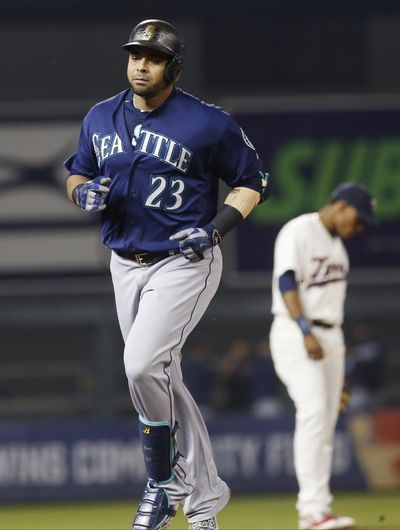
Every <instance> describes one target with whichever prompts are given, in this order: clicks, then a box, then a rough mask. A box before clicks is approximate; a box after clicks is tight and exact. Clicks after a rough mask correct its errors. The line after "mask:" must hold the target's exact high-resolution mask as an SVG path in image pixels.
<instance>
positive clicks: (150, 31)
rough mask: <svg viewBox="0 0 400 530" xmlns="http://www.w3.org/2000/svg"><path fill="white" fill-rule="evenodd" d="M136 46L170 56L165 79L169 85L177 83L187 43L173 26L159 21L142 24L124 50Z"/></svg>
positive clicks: (136, 27) (133, 33)
mask: <svg viewBox="0 0 400 530" xmlns="http://www.w3.org/2000/svg"><path fill="white" fill-rule="evenodd" d="M135 46H144V47H146V48H153V49H154V50H157V51H159V52H161V53H165V54H166V55H168V56H169V57H170V60H169V62H168V64H167V68H166V69H165V78H166V80H167V81H168V82H169V83H174V82H175V81H176V78H177V76H178V74H179V72H180V71H181V68H182V63H183V55H184V50H185V42H184V40H183V36H182V34H181V33H180V32H179V31H178V30H177V29H176V28H175V27H174V26H173V25H172V24H170V23H169V22H165V21H164V20H157V19H150V20H144V21H143V22H140V23H139V24H138V25H137V26H135V27H134V28H133V30H132V31H131V34H130V36H129V41H128V42H127V43H126V44H124V45H123V46H122V48H123V49H124V50H128V51H132V50H133V49H134V48H135Z"/></svg>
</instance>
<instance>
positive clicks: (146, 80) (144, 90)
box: [127, 48, 168, 98]
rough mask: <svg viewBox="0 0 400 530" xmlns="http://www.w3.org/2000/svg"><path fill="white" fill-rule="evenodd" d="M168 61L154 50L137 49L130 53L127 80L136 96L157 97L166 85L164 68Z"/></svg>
mask: <svg viewBox="0 0 400 530" xmlns="http://www.w3.org/2000/svg"><path fill="white" fill-rule="evenodd" d="M167 63H168V59H167V58H166V57H165V55H162V54H159V53H157V52H155V51H154V50H150V49H145V48H143V49H142V48H139V50H138V51H134V52H131V53H130V55H129V61H128V72H127V73H128V80H129V83H130V84H131V86H132V88H133V91H134V92H135V94H137V95H138V96H142V97H144V98H151V97H153V96H155V95H157V94H158V93H159V92H160V91H161V90H162V89H163V88H165V87H166V86H167V85H168V83H167V81H166V80H165V68H166V66H167Z"/></svg>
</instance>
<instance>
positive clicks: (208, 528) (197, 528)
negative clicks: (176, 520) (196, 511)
mask: <svg viewBox="0 0 400 530" xmlns="http://www.w3.org/2000/svg"><path fill="white" fill-rule="evenodd" d="M189 530H218V523H217V518H216V517H215V516H214V517H211V519H206V520H205V521H197V522H196V523H189Z"/></svg>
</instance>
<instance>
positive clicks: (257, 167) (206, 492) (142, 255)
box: [65, 20, 269, 530]
mask: <svg viewBox="0 0 400 530" xmlns="http://www.w3.org/2000/svg"><path fill="white" fill-rule="evenodd" d="M123 49H125V50H127V52H128V55H129V58H128V80H129V83H130V85H131V87H130V88H128V89H127V90H124V91H123V92H121V93H119V94H117V95H116V96H114V97H111V98H110V99H108V100H106V101H102V102H100V103H98V104H97V105H95V106H94V107H93V108H92V109H91V110H90V111H89V113H88V114H87V116H86V117H85V119H84V121H83V126H82V129H81V134H80V138H79V143H78V148H77V152H76V153H75V154H74V155H73V156H71V157H70V158H69V159H68V160H67V161H66V162H65V166H66V168H67V169H68V171H69V176H68V179H67V194H68V197H69V198H70V199H71V200H72V201H73V202H75V203H76V204H77V205H78V206H80V207H81V208H82V209H83V210H86V211H91V212H94V211H102V237H103V243H104V245H105V246H106V247H108V248H109V249H111V251H112V252H111V266H110V267H111V275H112V281H113V286H114V291H115V300H116V307H117V314H118V319H119V323H120V327H121V331H122V335H123V338H124V341H125V350H124V364H125V371H126V375H127V379H128V385H129V390H130V394H131V398H132V402H133V405H134V408H135V409H136V411H137V413H138V414H139V432H140V437H141V441H142V446H143V453H144V460H145V466H146V470H147V473H148V477H149V479H148V483H147V485H146V488H145V491H144V494H143V498H142V500H141V502H140V505H139V508H138V511H137V514H136V517H135V519H134V522H133V528H134V529H135V530H139V529H151V530H156V529H161V528H165V527H166V526H168V524H169V523H170V521H171V518H172V517H173V516H174V515H175V511H176V508H177V507H178V505H180V504H182V505H183V511H184V513H185V515H186V517H187V518H188V520H189V528H190V529H191V530H198V529H202V530H207V529H209V530H211V529H215V528H217V521H216V514H217V513H218V512H219V511H220V510H221V509H222V508H223V507H224V506H225V504H226V503H227V502H228V499H229V494H230V492H229V488H228V486H227V485H226V483H225V482H224V481H223V480H221V478H219V476H218V473H217V470H216V467H215V464H214V460H213V455H212V450H211V446H210V440H209V437H208V433H207V430H206V427H205V424H204V421H203V419H202V417H201V414H200V412H199V409H198V407H197V405H196V404H195V402H194V400H193V398H192V396H191V395H190V393H189V392H188V390H187V388H186V387H185V385H184V383H183V381H182V373H181V368H180V359H181V350H182V347H183V345H184V343H185V341H186V339H187V337H188V335H189V334H190V332H191V331H192V330H193V328H194V327H195V326H196V324H197V323H198V322H199V320H200V318H201V316H202V315H203V313H204V311H205V310H206V308H207V306H208V305H209V303H210V301H211V299H212V298H213V296H214V294H215V292H216V290H217V287H218V284H219V281H220V277H221V270H222V256H221V251H220V248H219V243H220V240H221V238H222V237H223V236H224V235H225V234H226V233H227V232H228V231H229V230H230V229H232V228H233V227H234V226H235V225H236V224H237V223H238V222H240V221H241V220H243V219H244V218H245V217H247V216H248V215H249V213H250V212H251V211H252V210H253V208H254V207H255V206H256V205H257V204H258V203H259V202H260V201H261V200H262V199H263V198H265V197H266V196H267V195H268V190H269V184H268V179H266V178H265V174H264V173H263V171H262V163H261V161H260V159H259V157H258V156H257V153H256V151H255V150H254V147H253V146H252V144H251V142H250V141H249V139H248V138H247V137H246V135H245V134H244V132H243V131H242V130H241V128H240V127H239V126H238V125H237V124H236V122H235V121H234V120H233V119H232V118H231V117H230V116H229V115H228V114H227V113H225V112H223V111H221V110H220V109H218V108H217V107H215V106H213V105H208V104H206V103H204V102H201V101H200V100H198V99H197V98H195V97H193V96H192V95H189V94H187V93H185V92H183V91H182V90H180V89H179V88H177V87H176V86H175V84H176V82H177V80H178V78H179V73H180V70H181V67H182V62H183V55H184V41H183V37H182V35H181V34H180V32H179V31H178V30H177V29H176V28H174V27H173V26H172V25H171V24H169V23H167V22H164V21H161V20H146V21H143V22H141V23H140V24H138V25H137V26H136V27H135V28H134V29H133V31H132V33H131V35H130V37H129V41H128V42H127V43H126V44H125V45H123ZM219 179H222V180H223V181H224V182H225V183H226V184H228V186H229V187H230V188H231V192H230V193H229V194H228V196H227V197H226V200H225V203H224V205H223V207H222V209H221V211H220V212H219V213H217V198H218V184H219Z"/></svg>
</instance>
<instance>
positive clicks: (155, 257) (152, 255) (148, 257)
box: [115, 250, 179, 266]
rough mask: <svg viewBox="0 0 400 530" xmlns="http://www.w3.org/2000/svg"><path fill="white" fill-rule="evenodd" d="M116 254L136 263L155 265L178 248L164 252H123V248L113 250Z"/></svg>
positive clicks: (172, 254) (176, 251)
mask: <svg viewBox="0 0 400 530" xmlns="http://www.w3.org/2000/svg"><path fill="white" fill-rule="evenodd" d="M115 253H116V254H118V256H121V258H125V259H130V260H132V261H134V262H135V263H137V264H138V265H146V266H150V265H155V264H156V263H158V262H159V261H161V260H163V259H165V258H170V257H171V256H174V255H175V254H179V250H166V251H165V252H139V253H135V252H125V251H123V250H116V251H115Z"/></svg>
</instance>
